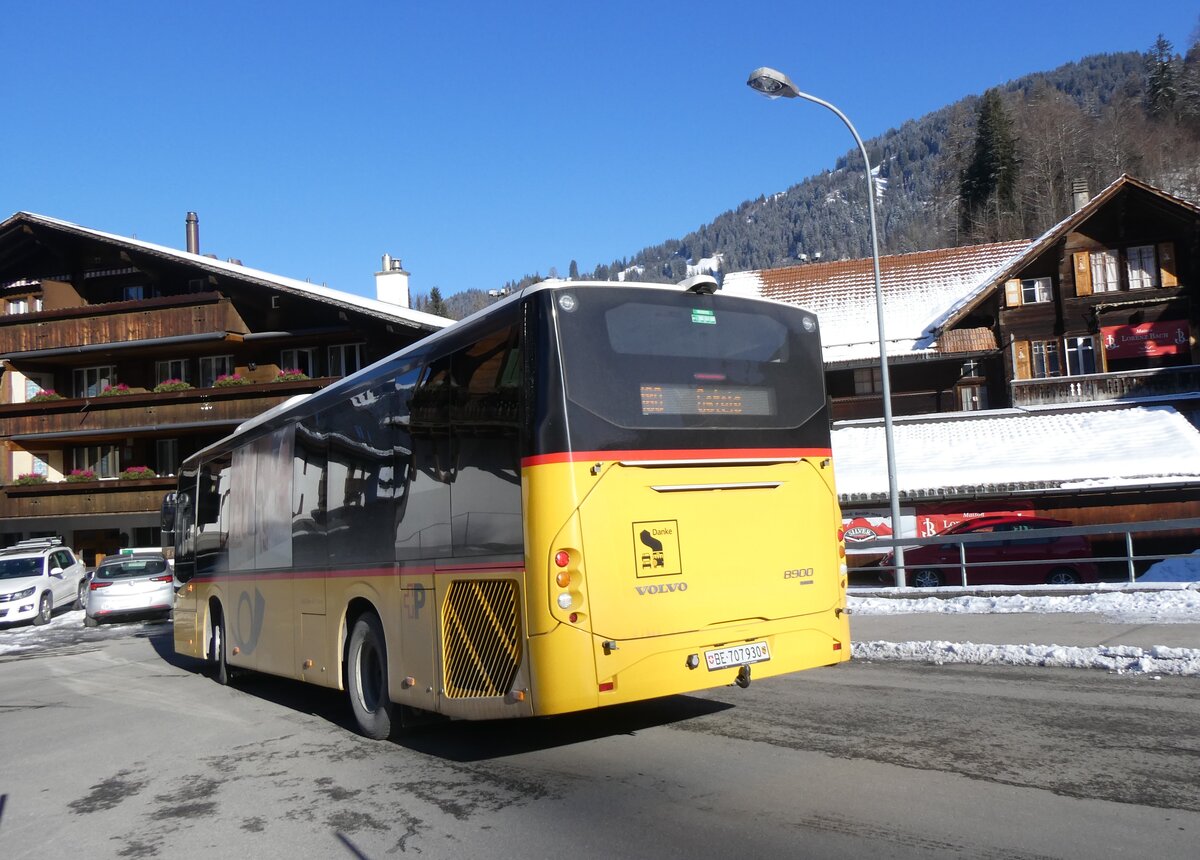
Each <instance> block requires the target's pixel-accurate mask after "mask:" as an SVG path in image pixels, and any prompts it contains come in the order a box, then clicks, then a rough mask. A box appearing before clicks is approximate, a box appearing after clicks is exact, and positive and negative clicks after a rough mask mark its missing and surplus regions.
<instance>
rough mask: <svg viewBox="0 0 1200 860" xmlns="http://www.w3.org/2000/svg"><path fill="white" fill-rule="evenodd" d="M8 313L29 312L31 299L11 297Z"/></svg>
mask: <svg viewBox="0 0 1200 860" xmlns="http://www.w3.org/2000/svg"><path fill="white" fill-rule="evenodd" d="M8 313H10V314H27V313H29V299H26V298H20V299H9V300H8Z"/></svg>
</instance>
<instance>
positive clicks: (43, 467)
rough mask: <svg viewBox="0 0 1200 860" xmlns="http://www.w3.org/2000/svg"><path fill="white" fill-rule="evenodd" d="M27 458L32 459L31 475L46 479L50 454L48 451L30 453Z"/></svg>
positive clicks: (48, 472) (48, 471)
mask: <svg viewBox="0 0 1200 860" xmlns="http://www.w3.org/2000/svg"><path fill="white" fill-rule="evenodd" d="M29 456H31V457H32V458H33V474H35V475H41V476H42V477H46V476H47V475H49V474H50V452H49V451H30V452H29Z"/></svg>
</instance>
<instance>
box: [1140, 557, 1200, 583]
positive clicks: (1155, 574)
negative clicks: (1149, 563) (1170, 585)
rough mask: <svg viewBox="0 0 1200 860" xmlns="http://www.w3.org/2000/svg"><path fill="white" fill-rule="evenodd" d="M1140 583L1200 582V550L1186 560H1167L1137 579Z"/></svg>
mask: <svg viewBox="0 0 1200 860" xmlns="http://www.w3.org/2000/svg"><path fill="white" fill-rule="evenodd" d="M1137 581H1138V582H1200V549H1198V550H1196V551H1195V552H1194V553H1192V554H1191V555H1189V556H1187V557H1185V558H1165V559H1163V560H1162V561H1160V562H1159V563H1158V564H1156V565H1154V566H1153V567H1152V568H1150V569H1149V570H1148V571H1146V572H1145V573H1143V574H1142V575H1141V576H1139V577H1138V578H1137Z"/></svg>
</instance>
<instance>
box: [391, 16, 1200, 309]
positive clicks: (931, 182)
mask: <svg viewBox="0 0 1200 860" xmlns="http://www.w3.org/2000/svg"><path fill="white" fill-rule="evenodd" d="M866 146H867V151H868V153H869V154H870V157H871V162H872V164H873V165H874V166H875V168H876V176H877V180H878V181H877V185H876V188H877V191H876V194H877V204H878V205H877V207H876V215H877V218H878V226H879V239H880V246H881V248H880V250H881V252H882V253H905V252H909V251H917V250H925V249H930V248H943V247H952V246H956V245H963V244H971V243H977V242H990V241H1000V240H1004V239H1016V238H1031V237H1035V236H1038V235H1040V234H1041V233H1043V232H1044V231H1045V230H1046V229H1047V228H1049V227H1051V226H1052V225H1054V224H1055V223H1057V222H1058V221H1060V220H1062V218H1064V217H1065V216H1066V215H1067V214H1069V212H1070V211H1071V206H1072V203H1071V188H1072V183H1073V182H1074V181H1076V180H1083V181H1086V182H1087V184H1088V186H1089V188H1090V190H1091V192H1092V193H1093V194H1094V193H1096V192H1097V191H1099V190H1100V189H1101V188H1103V187H1104V186H1106V185H1108V184H1109V183H1110V182H1112V181H1113V180H1114V179H1116V178H1117V177H1118V176H1120V175H1121V174H1122V173H1128V174H1130V175H1132V176H1135V177H1137V178H1138V179H1141V180H1143V181H1146V182H1149V183H1151V184H1153V185H1156V186H1158V187H1159V188H1162V189H1163V190H1165V191H1169V192H1171V193H1173V194H1177V195H1179V196H1182V197H1185V198H1188V199H1191V200H1200V44H1196V43H1194V44H1193V45H1192V46H1191V48H1190V49H1189V50H1188V51H1187V53H1186V55H1184V56H1180V55H1178V54H1176V53H1175V52H1174V50H1173V48H1172V46H1171V45H1170V43H1168V42H1166V41H1165V40H1164V39H1162V38H1160V39H1159V40H1158V41H1157V42H1156V43H1155V45H1154V46H1152V47H1151V49H1150V50H1149V51H1147V52H1146V53H1144V54H1139V53H1134V52H1127V53H1120V54H1100V55H1095V56H1090V57H1086V58H1084V59H1082V60H1080V61H1079V62H1075V63H1069V64H1067V65H1065V66H1062V67H1060V68H1058V69H1055V70H1053V71H1050V72H1038V73H1035V74H1031V75H1027V76H1026V77H1023V78H1020V79H1018V80H1015V81H1010V82H1009V83H1007V84H1004V85H1003V86H1000V87H997V88H995V89H993V90H989V91H988V92H987V93H985V94H983V95H982V96H970V97H968V98H965V99H962V100H961V101H959V102H956V103H955V104H952V105H949V106H947V107H944V108H942V109H941V110H938V111H935V112H933V113H931V114H928V115H926V116H924V117H922V118H920V119H916V120H911V121H909V122H906V123H905V124H904V125H902V126H901V127H900V128H898V129H892V130H890V131H888V132H886V133H885V134H883V135H881V136H879V137H877V138H874V139H872V140H869V141H866ZM866 189H867V183H866V182H865V181H864V177H863V164H862V158H861V156H860V155H859V153H858V150H857V148H855V149H853V150H851V151H848V152H847V154H846V155H844V156H842V157H841V158H840V159H838V162H837V164H836V166H835V167H834V169H833V170H830V171H825V172H823V173H821V174H819V175H817V176H812V177H809V178H808V179H805V180H804V181H802V182H800V183H798V184H797V185H794V186H792V187H791V188H788V189H787V190H786V191H783V192H781V193H779V194H775V195H772V196H770V197H766V196H764V197H760V198H758V199H757V200H750V201H746V202H745V203H742V204H741V205H740V206H738V207H737V208H736V209H732V210H730V211H728V212H725V213H723V214H721V215H719V216H718V217H717V218H716V219H715V220H713V221H712V222H711V223H709V224H705V225H703V226H702V227H700V228H699V229H697V230H695V231H693V232H691V233H689V234H687V235H686V236H684V237H683V238H681V239H670V240H668V241H666V242H663V243H661V244H659V245H654V246H651V247H648V248H644V249H643V250H641V251H639V252H638V253H636V254H634V255H632V256H631V257H629V258H628V259H619V260H613V261H612V262H611V263H609V264H607V265H600V266H597V267H596V269H595V270H594V271H592V272H587V271H583V272H580V271H578V267H577V265H576V264H575V262H574V261H572V263H571V271H570V276H571V277H582V278H596V279H599V280H617V279H618V278H620V279H625V280H666V281H679V280H682V279H683V278H685V277H687V276H688V274H689V268H688V267H689V265H691V266H692V267H693V271H695V266H696V264H698V263H699V261H701V260H703V259H705V258H715V257H718V256H719V257H720V268H721V270H722V271H726V272H729V271H743V270H746V269H761V268H772V267H779V266H788V265H796V264H797V263H799V262H802V261H804V260H812V259H824V260H836V259H842V258H853V257H864V256H868V255H869V254H870V252H871V250H870V237H869V235H868V231H867V230H866V229H865V226H864V225H865V224H866V221H867V199H866V194H867V190H866ZM541 279H542V275H540V274H536V275H527V276H525V277H523V278H521V279H519V280H514V281H510V282H508V283H507V284H505V285H504V288H505V289H506V290H511V289H516V288H520V287H522V286H525V285H527V284H529V283H534V282H536V281H538V280H541ZM476 294H478V295H476ZM489 300H490V299H489V297H488V296H487V294H485V293H483V292H482V291H478V290H474V291H468V292H467V293H460V294H457V295H455V296H450V297H447V298H446V299H445V302H446V305H447V310H448V312H449V314H450V315H451V316H455V317H459V316H461V315H463V314H464V313H467V312H470V311H471V310H475V309H477V308H478V307H482V306H484V305H486V304H487V303H488V301H489ZM421 301H425V302H427V301H428V298H427V297H424V296H414V306H420V305H419V302H421Z"/></svg>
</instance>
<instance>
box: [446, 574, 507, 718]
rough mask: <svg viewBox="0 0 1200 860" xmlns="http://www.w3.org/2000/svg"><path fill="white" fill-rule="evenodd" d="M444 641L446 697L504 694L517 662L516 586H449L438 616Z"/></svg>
mask: <svg viewBox="0 0 1200 860" xmlns="http://www.w3.org/2000/svg"><path fill="white" fill-rule="evenodd" d="M442 641H443V642H444V644H445V648H446V652H445V653H446V665H445V676H446V686H445V689H446V696H447V698H451V699H465V698H471V697H476V696H503V695H506V694H507V693H508V691H509V690H510V689H511V688H512V683H513V679H514V678H516V676H517V668H518V667H519V666H520V664H521V625H520V619H519V617H518V613H517V583H516V582H514V581H512V580H483V581H456V582H452V583H450V589H449V591H448V592H447V593H446V602H445V608H444V610H443V612H442Z"/></svg>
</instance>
